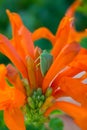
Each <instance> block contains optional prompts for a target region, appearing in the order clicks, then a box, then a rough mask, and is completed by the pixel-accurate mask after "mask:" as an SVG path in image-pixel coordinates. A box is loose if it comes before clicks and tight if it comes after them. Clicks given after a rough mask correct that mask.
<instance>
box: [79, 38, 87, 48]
mask: <svg viewBox="0 0 87 130" xmlns="http://www.w3.org/2000/svg"><path fill="white" fill-rule="evenodd" d="M80 45H81V46H82V47H83V48H86V49H87V37H85V38H82V39H81V41H80Z"/></svg>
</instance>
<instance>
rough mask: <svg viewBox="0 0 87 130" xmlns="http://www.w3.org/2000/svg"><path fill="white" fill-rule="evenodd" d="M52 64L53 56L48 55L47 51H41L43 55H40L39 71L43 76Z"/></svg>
mask: <svg viewBox="0 0 87 130" xmlns="http://www.w3.org/2000/svg"><path fill="white" fill-rule="evenodd" d="M52 62H53V56H52V55H51V54H49V53H48V52H47V51H43V53H41V55H40V69H41V73H42V75H43V76H45V75H46V73H47V71H48V70H49V68H50V66H51V64H52Z"/></svg>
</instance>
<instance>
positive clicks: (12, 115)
mask: <svg viewBox="0 0 87 130" xmlns="http://www.w3.org/2000/svg"><path fill="white" fill-rule="evenodd" d="M6 75H7V69H6V67H5V66H4V65H3V64H1V65H0V96H1V98H0V110H4V120H5V123H6V125H7V126H8V128H9V129H11V130H15V129H16V130H25V125H24V117H23V113H22V111H21V110H20V108H21V107H22V106H23V105H24V104H25V95H24V93H23V92H22V91H20V89H19V88H18V87H17V86H16V84H15V86H12V87H11V86H10V85H9V84H8V83H7V81H6V80H7V77H6Z"/></svg>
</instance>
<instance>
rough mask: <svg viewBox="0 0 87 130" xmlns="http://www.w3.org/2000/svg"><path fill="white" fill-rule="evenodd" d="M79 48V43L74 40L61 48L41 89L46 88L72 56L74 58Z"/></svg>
mask: <svg viewBox="0 0 87 130" xmlns="http://www.w3.org/2000/svg"><path fill="white" fill-rule="evenodd" d="M79 50H80V47H79V44H77V43H75V42H73V43H71V44H68V45H67V46H66V48H63V50H62V51H61V52H60V54H59V55H58V56H57V58H56V59H55V61H54V63H53V64H52V66H51V67H50V69H49V71H48V72H47V74H46V76H45V78H44V81H43V91H45V90H46V88H47V87H48V86H49V84H50V82H51V81H52V80H53V79H54V78H55V76H56V75H57V74H58V73H59V71H60V70H62V69H63V68H64V67H65V66H66V65H67V64H69V63H70V62H71V61H72V60H73V58H75V56H76V55H77V54H78V52H79Z"/></svg>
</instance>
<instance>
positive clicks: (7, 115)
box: [4, 108, 26, 130]
mask: <svg viewBox="0 0 87 130" xmlns="http://www.w3.org/2000/svg"><path fill="white" fill-rule="evenodd" d="M4 120H5V123H6V125H7V127H8V128H9V129H10V130H26V128H25V125H24V117H23V114H22V112H21V110H20V109H18V108H13V109H6V110H5V111H4Z"/></svg>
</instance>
